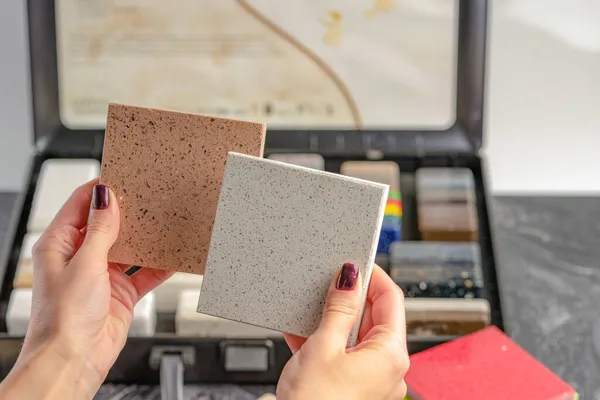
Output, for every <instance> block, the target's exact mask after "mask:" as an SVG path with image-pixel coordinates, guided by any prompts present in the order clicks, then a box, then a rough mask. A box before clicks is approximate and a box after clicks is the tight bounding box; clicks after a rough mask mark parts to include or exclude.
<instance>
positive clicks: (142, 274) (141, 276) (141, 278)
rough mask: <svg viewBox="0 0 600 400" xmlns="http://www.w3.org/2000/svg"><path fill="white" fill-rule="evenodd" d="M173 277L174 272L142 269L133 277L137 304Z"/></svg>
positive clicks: (132, 281)
mask: <svg viewBox="0 0 600 400" xmlns="http://www.w3.org/2000/svg"><path fill="white" fill-rule="evenodd" d="M171 276H173V272H171V271H167V270H163V269H153V268H140V270H139V271H137V272H136V273H135V274H133V275H131V277H130V279H131V283H132V284H133V286H134V287H135V290H136V292H137V299H136V300H135V302H136V303H137V302H138V301H139V299H141V298H142V297H144V296H145V295H146V294H148V292H150V291H151V290H154V289H155V288H156V287H157V286H158V285H160V284H161V283H163V282H164V281H166V280H167V279H169V278H170V277H171Z"/></svg>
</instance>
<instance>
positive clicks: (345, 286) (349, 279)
mask: <svg viewBox="0 0 600 400" xmlns="http://www.w3.org/2000/svg"><path fill="white" fill-rule="evenodd" d="M357 280H358V267H357V266H356V265H354V264H352V263H345V264H344V265H342V270H341V271H340V276H339V277H338V280H337V284H336V285H335V287H336V288H338V289H339V290H352V289H354V286H356V281H357Z"/></svg>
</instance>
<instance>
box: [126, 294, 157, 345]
mask: <svg viewBox="0 0 600 400" xmlns="http://www.w3.org/2000/svg"><path fill="white" fill-rule="evenodd" d="M155 332H156V298H155V296H154V293H152V292H150V293H148V294H146V295H145V296H144V297H142V298H141V299H140V301H138V303H137V304H136V305H135V307H134V308H133V320H132V321H131V327H129V336H152V335H154V333H155Z"/></svg>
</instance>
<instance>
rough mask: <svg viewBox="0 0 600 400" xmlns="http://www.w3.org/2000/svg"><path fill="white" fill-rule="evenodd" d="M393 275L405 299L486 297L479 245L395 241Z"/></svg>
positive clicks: (393, 245) (391, 270)
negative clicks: (484, 294) (484, 295)
mask: <svg viewBox="0 0 600 400" xmlns="http://www.w3.org/2000/svg"><path fill="white" fill-rule="evenodd" d="M390 276H391V278H392V279H393V280H394V282H396V284H397V285H398V286H399V287H400V288H401V289H402V290H403V291H404V295H405V296H406V297H449V298H473V297H482V296H483V271H482V268H481V251H480V248H479V244H478V243H458V242H457V243H448V242H440V243H436V242H396V243H394V244H392V248H391V253H390Z"/></svg>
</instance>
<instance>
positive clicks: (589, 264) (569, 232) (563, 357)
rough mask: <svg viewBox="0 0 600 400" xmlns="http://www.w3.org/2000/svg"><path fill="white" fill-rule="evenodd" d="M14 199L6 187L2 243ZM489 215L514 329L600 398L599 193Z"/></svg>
mask: <svg viewBox="0 0 600 400" xmlns="http://www.w3.org/2000/svg"><path fill="white" fill-rule="evenodd" d="M16 198H17V196H16V195H14V194H6V193H4V194H3V193H0V245H2V244H3V243H4V241H5V239H6V237H5V233H6V229H7V227H8V222H9V218H10V214H11V210H12V207H13V204H14V201H15V200H16ZM491 215H492V224H493V233H494V241H495V251H496V261H497V268H498V276H499V278H498V279H499V281H500V287H501V295H502V302H503V306H504V309H503V311H504V321H505V324H506V327H507V328H508V330H509V333H510V335H511V336H512V337H513V339H514V340H515V341H516V342H517V343H519V344H520V345H521V346H523V347H524V348H525V349H526V350H527V351H528V352H529V353H531V354H532V355H533V356H534V357H535V358H537V359H538V360H540V361H541V362H542V363H543V364H545V365H546V366H547V367H548V368H550V369H551V370H552V371H554V372H555V373H557V374H558V375H559V376H560V377H561V378H562V379H564V380H565V381H567V382H568V383H570V384H571V385H573V386H574V387H575V388H576V389H577V391H578V392H579V394H580V395H581V398H582V399H598V400H600V198H573V197H496V198H494V199H493V200H492V201H491ZM0 258H1V257H0ZM594 337H595V338H596V343H595V342H594ZM507 379H510V377H507Z"/></svg>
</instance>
